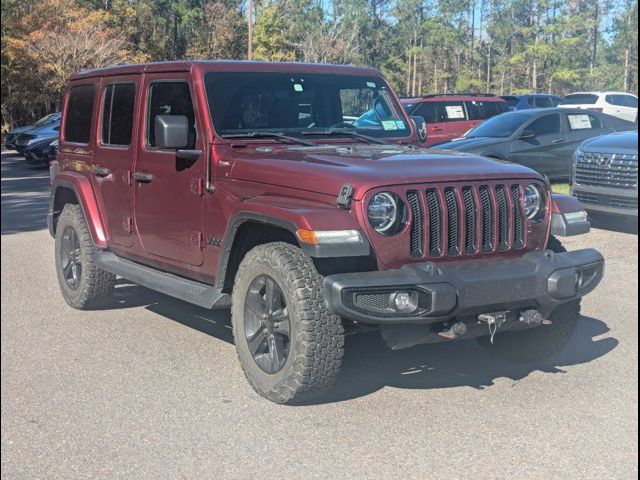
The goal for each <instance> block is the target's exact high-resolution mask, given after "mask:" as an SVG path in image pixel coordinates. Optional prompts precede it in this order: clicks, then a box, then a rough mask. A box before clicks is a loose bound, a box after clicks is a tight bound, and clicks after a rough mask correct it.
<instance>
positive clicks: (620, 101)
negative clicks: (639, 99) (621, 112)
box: [605, 95, 625, 107]
mask: <svg viewBox="0 0 640 480" xmlns="http://www.w3.org/2000/svg"><path fill="white" fill-rule="evenodd" d="M605 100H606V101H607V103H609V104H611V105H616V106H618V107H623V106H625V98H624V95H607V96H606V98H605Z"/></svg>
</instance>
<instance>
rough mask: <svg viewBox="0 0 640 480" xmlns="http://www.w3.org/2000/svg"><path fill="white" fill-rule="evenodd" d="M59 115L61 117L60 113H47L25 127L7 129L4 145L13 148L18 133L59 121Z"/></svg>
mask: <svg viewBox="0 0 640 480" xmlns="http://www.w3.org/2000/svg"><path fill="white" fill-rule="evenodd" d="M60 117H61V115H60V113H51V114H49V115H46V116H44V117H42V118H41V119H40V120H38V121H37V122H35V123H33V124H32V125H27V126H25V127H18V128H14V129H13V130H9V131H8V132H7V135H6V136H5V139H4V144H5V146H6V147H7V148H10V149H15V148H16V144H15V141H16V140H17V138H18V135H20V134H21V133H25V132H27V131H29V130H33V129H35V128H40V127H44V126H46V125H49V124H53V123H56V122H60Z"/></svg>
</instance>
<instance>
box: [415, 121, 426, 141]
mask: <svg viewBox="0 0 640 480" xmlns="http://www.w3.org/2000/svg"><path fill="white" fill-rule="evenodd" d="M411 120H412V121H413V124H414V125H415V126H416V131H417V132H418V138H420V141H421V142H424V141H425V140H426V139H427V122H426V121H425V119H424V117H420V116H418V115H412V116H411Z"/></svg>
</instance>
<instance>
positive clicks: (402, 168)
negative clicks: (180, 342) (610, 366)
mask: <svg viewBox="0 0 640 480" xmlns="http://www.w3.org/2000/svg"><path fill="white" fill-rule="evenodd" d="M64 105H65V110H64V114H63V125H62V129H61V135H60V145H59V150H60V152H59V154H58V161H57V162H58V163H57V164H56V163H54V164H53V165H52V168H51V170H50V171H51V176H52V189H51V199H50V210H49V214H48V217H47V220H48V222H47V223H48V225H49V229H50V232H51V234H52V235H53V236H54V237H55V262H56V272H57V274H56V275H57V278H58V282H59V285H60V290H61V292H62V296H63V297H64V299H65V300H66V302H67V303H68V304H69V305H70V306H72V307H74V308H77V309H87V308H92V307H95V306H97V305H99V304H100V303H101V302H105V301H108V299H109V297H110V296H111V294H112V292H113V288H114V280H115V277H116V275H119V276H122V277H125V278H127V279H128V280H129V281H132V282H134V283H138V284H140V285H144V286H146V287H149V288H152V289H155V290H157V291H159V292H162V293H165V294H169V295H172V296H174V297H177V298H180V299H182V300H185V301H187V302H191V303H194V304H196V305H199V306H201V307H205V308H215V307H228V306H229V305H231V323H232V327H233V334H234V337H235V345H236V349H237V353H238V357H239V360H240V363H241V365H242V368H243V369H244V372H245V374H246V377H247V379H248V381H249V383H250V384H251V386H252V387H253V388H254V389H255V390H256V391H257V392H258V393H259V394H260V395H263V396H264V397H266V398H268V399H270V400H272V401H274V402H278V403H291V402H299V401H303V400H304V401H309V399H311V398H314V397H316V396H317V395H319V394H321V393H322V392H324V391H326V390H327V388H328V387H330V385H331V384H332V382H333V380H334V379H335V377H336V375H337V373H338V371H339V370H340V366H341V360H342V357H343V350H344V336H345V332H347V333H357V332H359V331H362V330H363V329H362V325H365V326H374V327H378V328H379V329H380V332H381V334H382V336H383V337H384V339H385V341H386V342H387V344H388V345H389V346H391V347H392V348H404V347H409V346H412V345H416V344H419V343H429V342H440V341H445V340H454V339H461V338H471V337H479V338H480V339H481V340H480V341H481V344H482V345H484V346H485V347H486V348H487V349H489V350H490V351H492V352H494V353H495V354H497V355H500V356H503V358H507V359H511V360H519V361H530V360H532V359H535V358H541V357H545V356H548V355H551V354H553V353H555V352H557V351H558V350H559V349H560V348H562V346H563V345H564V344H565V343H566V342H567V341H568V340H569V338H570V337H571V335H572V333H573V331H574V329H575V327H576V324H577V322H578V320H579V318H580V313H579V312H580V299H581V297H582V296H584V295H585V294H587V293H589V292H590V291H592V290H593V289H594V288H595V287H596V286H597V285H598V283H599V282H600V280H601V277H602V273H603V264H604V260H603V257H602V256H601V255H600V254H599V253H598V252H596V251H594V250H589V249H587V250H580V251H575V252H566V250H564V248H563V247H562V245H561V243H560V241H559V240H558V238H557V236H563V235H573V234H580V233H585V232H586V231H588V230H589V223H588V221H587V219H586V218H587V217H586V212H584V211H583V209H582V206H581V205H580V203H579V202H578V201H577V200H575V199H574V198H573V197H571V196H569V195H564V196H557V195H552V194H551V192H550V187H549V185H548V184H547V182H546V181H545V179H544V178H543V177H542V176H541V175H539V174H538V173H536V172H534V171H532V170H530V169H528V168H525V167H522V166H520V165H515V164H510V163H506V162H496V161H494V160H490V159H487V158H481V157H474V156H472V155H466V154H465V155H461V154H457V153H442V152H436V151H429V150H424V149H416V148H414V143H415V142H416V141H417V129H416V126H415V125H414V124H413V123H412V122H411V120H410V118H409V117H408V116H407V114H406V112H405V111H404V110H403V109H402V108H401V106H400V103H399V101H398V99H397V97H396V96H395V95H394V93H393V91H392V90H391V88H390V86H389V84H388V83H387V81H386V80H385V78H384V77H383V76H382V74H381V73H380V72H379V71H377V70H375V69H371V68H357V67H347V66H334V65H313V64H294V63H264V62H228V61H226V62H225V61H197V62H171V63H157V64H147V65H126V66H117V67H113V68H107V69H100V70H93V71H88V72H84V73H80V74H77V75H74V76H73V77H72V78H71V80H70V82H69V85H68V87H67V89H66V94H65V100H64ZM372 112H375V115H372ZM372 116H373V117H376V116H377V121H376V122H374V123H375V124H374V123H371V118H372ZM363 117H364V118H367V125H366V126H361V127H357V126H354V125H353V123H356V122H355V121H353V118H356V119H359V118H363ZM350 121H351V122H352V123H349V122H350ZM196 132H197V134H196ZM546 320H549V321H546ZM502 332H509V333H508V334H507V335H501V334H502ZM494 336H495V337H496V338H494ZM201 380H202V379H201V378H200V377H199V375H198V373H197V372H194V381H201Z"/></svg>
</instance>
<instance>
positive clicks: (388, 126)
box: [382, 120, 398, 130]
mask: <svg viewBox="0 0 640 480" xmlns="http://www.w3.org/2000/svg"><path fill="white" fill-rule="evenodd" d="M382 128H383V129H384V130H398V125H397V124H396V121H395V120H383V121H382Z"/></svg>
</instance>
